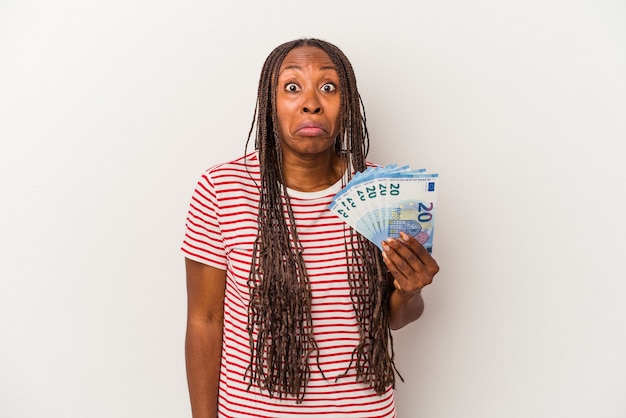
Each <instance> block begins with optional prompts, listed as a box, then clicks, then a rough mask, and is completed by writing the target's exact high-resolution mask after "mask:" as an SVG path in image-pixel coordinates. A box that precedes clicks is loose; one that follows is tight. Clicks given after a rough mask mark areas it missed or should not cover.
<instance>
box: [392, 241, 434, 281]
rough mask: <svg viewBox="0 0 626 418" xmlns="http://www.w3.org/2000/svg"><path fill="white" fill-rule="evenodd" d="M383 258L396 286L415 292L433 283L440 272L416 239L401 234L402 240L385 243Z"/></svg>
mask: <svg viewBox="0 0 626 418" xmlns="http://www.w3.org/2000/svg"><path fill="white" fill-rule="evenodd" d="M383 258H384V260H385V264H386V265H387V268H388V269H389V271H390V272H391V274H392V275H393V277H394V286H395V287H396V288H397V289H399V290H402V291H405V292H415V291H417V290H419V289H421V288H422V287H424V286H427V285H429V284H430V283H432V281H433V277H434V276H435V274H437V272H438V271H439V266H438V265H437V262H436V261H435V259H434V258H432V256H431V255H430V254H429V253H428V251H426V249H425V248H424V246H422V244H420V243H419V242H418V241H417V240H416V239H415V238H414V237H412V236H410V235H408V234H405V233H404V232H402V233H400V238H399V239H398V238H389V239H387V240H385V241H383Z"/></svg>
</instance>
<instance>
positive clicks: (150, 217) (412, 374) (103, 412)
mask: <svg viewBox="0 0 626 418" xmlns="http://www.w3.org/2000/svg"><path fill="white" fill-rule="evenodd" d="M625 22H626V5H625V3H624V2H623V1H618V0H615V1H609V0H600V1H599V0H587V1H583V0H577V1H565V0H555V1H550V2H545V1H540V0H530V1H521V0H519V1H497V0H476V1H467V2H466V1H462V0H442V1H437V2H432V1H422V0H416V1H412V2H404V1H386V2H374V1H367V0H350V1H342V2H340V1H326V0H320V1H318V2H312V3H311V2H309V3H296V2H292V1H286V0H280V1H264V2H256V1H239V2H236V1H233V2H225V1H224V2H215V1H206V0H205V1H199V0H179V1H164V0H159V1H154V0H151V1H148V0H109V1H107V2H104V1H95V0H65V1H55V2H47V1H44V0H3V1H2V2H0V192H1V200H0V202H1V203H0V254H1V257H2V258H1V261H0V416H2V417H10V418H21V417H42V416H46V417H59V418H74V417H76V418H78V417H80V418H83V417H94V418H95V417H151V418H152V417H183V416H189V415H188V414H189V407H188V399H187V391H186V381H185V375H184V359H183V337H184V322H185V288H184V272H183V258H182V255H181V253H180V252H179V244H180V240H181V238H182V233H183V223H184V217H185V214H186V210H187V204H188V201H189V197H190V194H191V191H192V189H193V186H194V184H195V181H196V180H197V178H198V176H199V175H200V174H201V172H202V171H203V170H204V169H205V168H207V167H209V166H210V165H212V164H214V163H217V162H220V161H223V160H225V159H227V158H231V157H236V156H239V155H240V154H241V153H242V152H243V149H244V142H245V138H246V135H247V132H248V129H249V125H250V122H251V118H252V113H253V110H254V101H255V95H256V83H257V80H258V75H259V72H260V68H261V65H262V62H263V59H264V58H265V57H266V56H267V54H268V53H269V52H270V51H271V49H272V48H274V47H275V46H276V45H278V44H279V43H282V42H284V41H287V40H291V39H294V38H297V37H302V36H314V37H320V38H324V39H327V40H329V41H331V42H334V43H336V44H337V45H338V46H339V47H340V48H342V49H343V50H344V52H345V53H346V54H347V55H348V57H349V58H350V59H351V61H352V63H353V65H354V67H355V70H356V73H357V78H358V81H359V86H360V90H361V93H362V96H363V99H364V101H365V105H366V109H367V116H368V122H369V128H370V132H371V138H372V151H371V154H370V158H371V159H372V160H374V161H377V162H380V163H391V162H396V163H401V164H411V165H412V166H415V167H417V166H426V167H428V168H429V169H431V170H432V171H436V172H439V173H440V176H441V177H440V179H441V185H440V192H439V202H438V203H439V209H438V219H437V227H436V231H437V232H436V238H435V251H434V255H435V257H436V258H437V260H438V261H439V263H440V265H441V267H442V270H441V273H440V274H439V275H438V276H437V280H436V282H435V283H434V284H433V285H432V286H430V287H429V288H428V289H427V290H425V291H424V294H425V298H426V303H427V310H426V313H425V314H424V316H423V317H422V318H421V319H420V320H419V321H418V322H417V323H415V324H412V325H411V326H409V327H407V328H405V329H404V330H402V331H400V332H397V333H396V352H397V363H398V366H399V368H400V370H401V372H402V374H403V376H404V378H405V380H406V382H405V383H400V384H399V387H398V398H397V399H398V409H399V415H400V417H418V418H502V417H507V418H515V417H520V418H526V417H564V418H565V417H567V418H575V417H581V418H582V417H593V418H597V417H603V418H618V417H624V416H626V397H624V394H623V393H624V389H625V388H626V360H625V359H624V353H626V307H625V305H626V304H625V303H624V301H625V298H626V269H625V267H624V257H625V254H624V253H625V251H624V250H625V249H626V248H625V247H626V246H625V245H624V236H625V234H626V221H625V220H624V213H626V203H625V202H626V196H625V194H626V193H625V191H624V188H625V186H626V181H625V180H626V168H625V165H624V163H623V161H624V157H626V152H624V145H623V142H625V141H626V29H625V28H626V25H625Z"/></svg>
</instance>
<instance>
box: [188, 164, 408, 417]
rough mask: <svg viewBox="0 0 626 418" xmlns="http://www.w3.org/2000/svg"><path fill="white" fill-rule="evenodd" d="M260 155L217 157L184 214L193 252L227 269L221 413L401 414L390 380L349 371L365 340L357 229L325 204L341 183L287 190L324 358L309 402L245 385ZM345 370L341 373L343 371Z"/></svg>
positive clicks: (194, 257)
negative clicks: (353, 277) (354, 250)
mask: <svg viewBox="0 0 626 418" xmlns="http://www.w3.org/2000/svg"><path fill="white" fill-rule="evenodd" d="M259 184H260V180H259V163H258V159H257V155H256V153H251V154H249V155H247V156H245V157H242V158H240V159H238V160H235V161H232V162H229V163H225V164H220V165H217V166H214V167H212V168H210V169H209V170H207V171H206V173H204V175H203V176H202V177H201V178H200V181H199V182H198V184H197V187H196V189H195V192H194V193H193V198H192V201H191V205H190V209H189V214H188V217H187V223H186V233H185V238H184V241H183V245H182V250H183V252H184V254H185V256H186V257H188V258H190V259H192V260H195V261H198V262H201V263H204V264H208V265H210V266H213V267H217V268H220V269H225V270H226V294H225V300H224V342H223V346H222V366H221V372H220V373H221V375H220V385H219V400H218V402H219V408H218V409H219V415H220V416H221V417H233V418H243V417H359V418H365V417H395V416H396V410H395V403H394V393H393V389H392V388H389V389H388V390H387V392H386V393H385V394H383V395H382V396H379V395H377V394H376V392H374V391H373V390H372V389H371V388H369V387H368V386H365V385H363V384H360V383H357V382H356V381H355V376H356V373H355V371H354V370H353V369H352V370H350V371H349V372H348V373H347V374H346V375H344V376H342V375H343V374H344V373H345V371H346V369H347V368H348V365H349V364H350V359H351V355H352V352H353V350H354V348H355V346H356V344H357V343H358V340H359V329H358V325H357V321H356V316H355V313H354V309H353V306H352V300H351V298H350V286H349V284H348V281H347V275H346V249H345V246H344V243H345V240H346V237H349V235H350V234H351V233H352V231H351V230H350V228H348V227H347V226H346V225H345V224H344V223H343V222H342V221H341V220H340V219H338V218H337V217H336V216H335V215H334V214H333V213H331V212H330V211H329V210H328V205H329V204H330V202H331V200H332V198H333V196H334V195H335V194H336V193H337V192H338V191H339V190H340V188H341V182H338V183H337V184H335V185H334V186H332V187H331V188H329V189H327V190H323V191H319V192H313V193H303V192H298V191H289V195H290V199H291V204H292V208H293V211H294V217H295V220H296V225H297V231H298V235H299V238H300V241H301V243H302V246H303V256H304V261H305V264H306V267H307V271H308V273H309V278H310V283H311V292H312V307H311V314H312V317H313V324H314V330H315V337H316V341H317V344H318V346H319V365H320V368H321V369H322V371H323V373H324V376H325V378H324V376H322V373H320V370H319V369H318V359H317V358H315V357H313V358H312V359H311V360H310V361H311V379H310V381H309V384H308V386H307V388H306V395H305V398H304V400H303V402H302V403H300V404H297V403H296V401H295V399H292V398H289V397H288V398H287V399H285V398H284V397H283V399H282V400H279V399H277V398H275V397H273V398H270V397H269V395H268V394H267V392H262V391H260V390H259V389H258V388H257V387H254V386H253V387H251V388H250V389H249V390H248V385H249V381H248V380H247V379H246V378H245V376H244V375H245V371H246V368H247V367H248V365H249V363H250V344H249V337H248V332H247V331H246V326H247V322H248V311H247V308H248V300H249V293H248V286H247V280H248V275H249V271H250V263H251V260H252V246H253V243H254V240H255V238H256V236H257V231H258V223H257V214H258V213H257V211H258V202H259V190H258V185H259ZM340 376H341V377H340Z"/></svg>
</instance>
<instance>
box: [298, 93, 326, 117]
mask: <svg viewBox="0 0 626 418" xmlns="http://www.w3.org/2000/svg"><path fill="white" fill-rule="evenodd" d="M302 111H303V112H304V113H313V114H315V113H321V112H322V104H321V103H320V100H319V98H318V97H317V91H311V92H309V93H308V94H306V95H305V96H304V101H303V103H302Z"/></svg>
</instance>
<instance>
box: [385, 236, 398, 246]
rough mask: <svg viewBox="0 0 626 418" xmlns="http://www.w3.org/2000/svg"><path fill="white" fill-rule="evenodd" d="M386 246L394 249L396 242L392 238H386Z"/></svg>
mask: <svg viewBox="0 0 626 418" xmlns="http://www.w3.org/2000/svg"><path fill="white" fill-rule="evenodd" d="M387 244H389V245H390V246H392V247H394V246H395V245H396V244H397V242H396V240H395V239H394V238H387Z"/></svg>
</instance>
